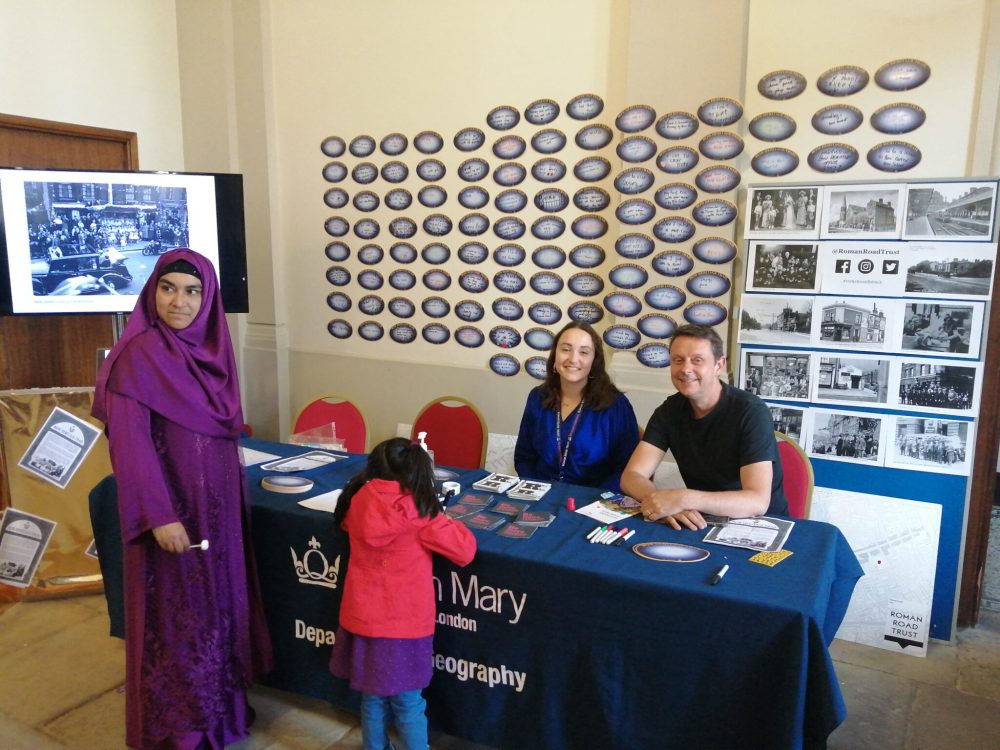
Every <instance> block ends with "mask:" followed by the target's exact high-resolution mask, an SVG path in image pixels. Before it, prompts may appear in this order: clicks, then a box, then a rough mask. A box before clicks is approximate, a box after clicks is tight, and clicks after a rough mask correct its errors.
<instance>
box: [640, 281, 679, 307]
mask: <svg viewBox="0 0 1000 750" xmlns="http://www.w3.org/2000/svg"><path fill="white" fill-rule="evenodd" d="M643 298H644V299H645V300H646V304H647V305H649V306H650V307H652V308H653V309H654V310H676V309H677V308H678V307H680V306H681V305H683V304H684V303H685V302H686V301H687V295H686V294H685V293H684V292H683V291H681V290H680V289H678V288H677V287H675V286H671V285H670V284H661V285H659V286H654V287H650V288H649V289H647V290H646V293H645V294H644V295H643Z"/></svg>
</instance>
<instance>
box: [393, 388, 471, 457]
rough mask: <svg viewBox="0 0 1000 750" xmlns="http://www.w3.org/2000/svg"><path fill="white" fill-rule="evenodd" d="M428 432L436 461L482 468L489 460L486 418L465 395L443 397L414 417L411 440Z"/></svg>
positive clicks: (429, 443) (429, 442) (428, 439)
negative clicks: (463, 396)
mask: <svg viewBox="0 0 1000 750" xmlns="http://www.w3.org/2000/svg"><path fill="white" fill-rule="evenodd" d="M421 432H426V433H427V447H428V448H430V449H431V450H432V451H434V463H435V464H438V465H440V466H454V467H456V468H459V469H481V468H482V467H483V464H484V463H485V462H486V441H487V437H488V433H487V431H486V420H484V419H483V415H482V414H480V413H479V409H477V408H476V407H475V406H473V405H472V404H471V403H470V402H468V401H466V400H465V399H464V398H459V397H458V396H442V397H441V398H436V399H434V400H433V401H431V402H430V403H429V404H427V406H425V407H424V408H423V409H421V410H420V413H419V414H418V415H417V418H416V419H415V420H413V431H412V433H411V435H410V439H411V440H416V438H417V434H418V433H421Z"/></svg>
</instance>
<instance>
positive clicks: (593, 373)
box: [540, 320, 621, 411]
mask: <svg viewBox="0 0 1000 750" xmlns="http://www.w3.org/2000/svg"><path fill="white" fill-rule="evenodd" d="M574 328H578V329H580V330H581V331H583V332H584V333H586V334H587V335H588V336H590V340H591V341H592V342H593V343H594V363H593V364H592V365H591V367H590V377H589V378H588V379H587V385H586V386H584V388H583V400H584V401H585V402H586V404H587V407H588V408H590V409H593V410H595V411H601V410H602V409H607V408H608V407H609V406H611V404H613V403H614V402H615V399H616V398H618V395H619V394H620V393H621V391H620V390H618V388H617V387H616V386H615V384H614V383H612V382H611V376H610V375H608V371H607V369H606V367H605V360H604V344H603V343H602V342H601V337H600V336H598V335H597V331H595V330H594V329H593V327H591V325H590V324H589V323H583V322H581V321H578V320H572V321H570V322H569V323H567V324H566V325H564V326H563V327H562V330H560V331H559V333H557V334H556V340H555V343H554V344H553V345H552V351H550V352H549V359H548V361H547V362H546V363H545V382H543V383H542V385H541V386H540V388H541V389H542V406H543V407H544V408H546V409H558V408H559V405H560V403H561V402H562V389H561V387H560V381H559V373H558V372H556V371H555V363H556V353H557V350H558V349H559V339H561V338H562V336H563V334H564V333H566V331H572V330H573V329H574Z"/></svg>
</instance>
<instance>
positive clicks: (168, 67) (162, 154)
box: [0, 0, 184, 170]
mask: <svg viewBox="0 0 1000 750" xmlns="http://www.w3.org/2000/svg"><path fill="white" fill-rule="evenodd" d="M0 70H2V71H3V82H2V83H0V112H4V113H6V114H11V115H20V116H22V117H36V118H40V119H45V120H56V121H59V122H72V123H78V124H82V125H91V126H94V127H101V128H112V129H115V130H130V131H135V132H136V133H138V134H139V164H140V166H141V167H142V168H143V169H149V170H156V169H163V170H179V169H183V167H184V152H183V142H182V137H181V108H180V82H179V79H178V65H177V32H176V25H175V23H174V0H146V1H145V2H141V3H136V2H129V1H128V0H92V1H91V0H88V2H85V3H81V2H74V0H46V1H45V2H41V3H24V2H18V0H0Z"/></svg>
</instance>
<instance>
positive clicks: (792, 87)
mask: <svg viewBox="0 0 1000 750" xmlns="http://www.w3.org/2000/svg"><path fill="white" fill-rule="evenodd" d="M807 85H808V84H807V83H806V77H805V76H804V75H802V74H801V73H798V72H796V71H794V70H775V71H774V72H772V73H768V74H767V75H765V76H762V77H761V79H760V80H759V81H757V91H758V92H759V93H760V95H761V96H763V97H764V98H765V99H772V100H774V101H778V102H781V101H785V100H787V99H794V98H795V97H797V96H798V95H799V94H801V93H802V92H803V91H805V90H806V87H807Z"/></svg>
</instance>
